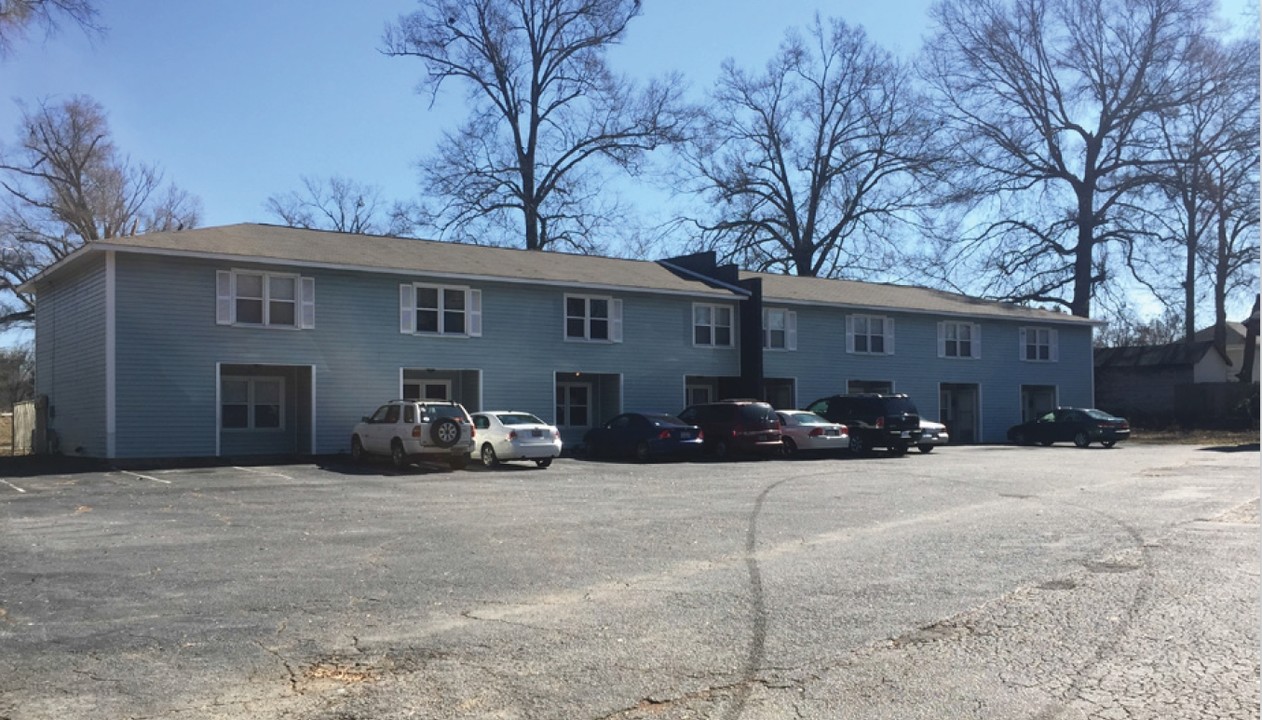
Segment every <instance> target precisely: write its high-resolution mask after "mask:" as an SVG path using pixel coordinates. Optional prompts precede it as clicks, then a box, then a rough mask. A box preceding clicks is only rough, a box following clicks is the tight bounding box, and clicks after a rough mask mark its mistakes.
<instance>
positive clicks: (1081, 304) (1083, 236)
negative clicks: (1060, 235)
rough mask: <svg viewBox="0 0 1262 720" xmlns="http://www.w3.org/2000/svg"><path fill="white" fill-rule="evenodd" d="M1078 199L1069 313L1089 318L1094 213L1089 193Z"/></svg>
mask: <svg viewBox="0 0 1262 720" xmlns="http://www.w3.org/2000/svg"><path fill="white" fill-rule="evenodd" d="M1084 195H1085V196H1083V195H1080V196H1079V198H1078V246H1077V247H1076V248H1075V249H1074V296H1073V299H1072V301H1071V302H1070V305H1069V311H1070V312H1071V313H1072V314H1074V315H1076V316H1077V317H1084V318H1086V317H1091V286H1092V284H1093V279H1094V278H1092V276H1091V256H1092V254H1093V251H1094V250H1095V211H1094V209H1093V208H1092V205H1093V198H1092V197H1091V194H1090V193H1085V194H1084Z"/></svg>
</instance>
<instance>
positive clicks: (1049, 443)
mask: <svg viewBox="0 0 1262 720" xmlns="http://www.w3.org/2000/svg"><path fill="white" fill-rule="evenodd" d="M1053 442H1054V441H1053V440H1040V441H1039V445H1042V446H1043V447H1051V446H1052V443H1053Z"/></svg>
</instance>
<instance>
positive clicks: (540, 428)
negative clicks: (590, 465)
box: [469, 410, 561, 468]
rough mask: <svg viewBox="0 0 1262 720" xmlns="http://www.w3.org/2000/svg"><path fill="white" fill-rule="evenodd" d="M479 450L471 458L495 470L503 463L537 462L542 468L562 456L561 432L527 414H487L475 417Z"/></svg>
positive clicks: (502, 412)
mask: <svg viewBox="0 0 1262 720" xmlns="http://www.w3.org/2000/svg"><path fill="white" fill-rule="evenodd" d="M473 427H474V428H476V429H477V446H476V447H474V449H473V450H471V451H470V452H469V455H471V456H476V457H479V458H481V460H482V464H483V465H485V466H487V467H495V466H496V465H498V464H499V463H500V462H501V461H503V460H534V461H535V464H536V465H538V466H539V467H541V468H546V467H548V466H549V465H551V464H552V459H553V458H555V457H558V456H560V454H561V432H560V431H559V430H557V429H556V427H555V426H552V425H549V424H547V423H545V422H544V421H542V420H540V419H539V418H537V417H535V416H534V415H531V414H530V413H528V412H519V411H516V410H485V411H483V412H476V413H473Z"/></svg>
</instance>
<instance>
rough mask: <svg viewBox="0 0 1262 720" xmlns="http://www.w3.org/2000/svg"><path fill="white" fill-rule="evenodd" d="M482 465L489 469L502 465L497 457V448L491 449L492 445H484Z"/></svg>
mask: <svg viewBox="0 0 1262 720" xmlns="http://www.w3.org/2000/svg"><path fill="white" fill-rule="evenodd" d="M481 457H482V464H483V465H485V466H487V467H489V468H490V467H495V466H496V465H499V464H500V459H499V458H498V457H496V455H495V448H493V447H491V443H482V452H481Z"/></svg>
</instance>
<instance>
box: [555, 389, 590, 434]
mask: <svg viewBox="0 0 1262 720" xmlns="http://www.w3.org/2000/svg"><path fill="white" fill-rule="evenodd" d="M571 387H582V388H586V389H587V405H586V406H585V407H586V408H587V424H586V425H574V424H572V423H570V422H569V420H570V408H571V407H578V406H575V405H571V404H570V394H569V392H567V390H568V388H571ZM554 392H555V393H556V396H557V397H556V402H555V403H553V412H554V413H555V412H556V409H555V408H556V406H557V405H561V404H562V400H563V399H564V401H565V402H564V405H565V420H566V422H565V423H562V422H561V419H560V418H555V419H554V422H556V424H557V427H566V428H590V427H595V426H596V423H595V418H593V417H592V415H593V413H592V409H593V408H592V405H593V404H594V398H593V397H592V393H593V392H595V384H594V383H590V382H582V381H576V380H558V381H557V383H556V389H555V390H554Z"/></svg>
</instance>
